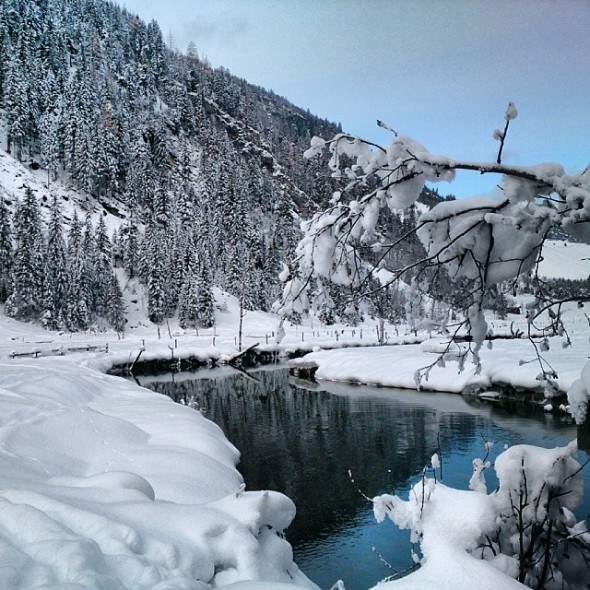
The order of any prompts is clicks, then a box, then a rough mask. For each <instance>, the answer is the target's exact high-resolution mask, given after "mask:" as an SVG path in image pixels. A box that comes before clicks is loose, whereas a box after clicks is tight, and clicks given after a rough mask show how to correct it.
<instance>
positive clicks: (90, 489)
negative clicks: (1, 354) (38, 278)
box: [0, 358, 315, 590]
mask: <svg viewBox="0 0 590 590" xmlns="http://www.w3.org/2000/svg"><path fill="white" fill-rule="evenodd" d="M0 391H1V392H2V396H1V398H0V588H15V589H16V588H19V589H32V588H40V587H44V588H60V589H66V588H67V589H72V590H73V589H77V588H100V589H104V590H119V589H121V590H123V589H133V590H142V589H145V590H148V589H149V590H156V589H160V590H163V589H164V588H166V589H168V590H170V589H172V588H175V589H179V590H180V589H186V590H188V589H192V590H206V589H210V588H223V587H226V586H229V585H231V586H232V587H234V588H241V589H242V590H244V589H246V588H252V589H256V590H264V589H267V588H271V587H272V588H277V589H278V588H281V587H283V585H287V586H288V587H290V588H296V587H299V588H302V587H304V588H314V587H315V586H314V585H313V584H312V583H311V582H309V580H307V578H305V576H303V574H301V573H300V572H299V570H298V569H297V566H296V565H295V564H294V563H293V556H292V551H291V547H290V545H289V544H288V543H287V541H285V540H284V538H283V535H282V532H283V530H284V529H285V528H286V527H287V526H289V524H290V522H291V520H292V519H293V517H294V516H295V507H294V505H293V503H292V502H291V500H289V499H288V498H286V497H285V496H283V495H282V494H279V493H276V492H245V491H244V486H243V483H242V478H241V476H240V475H239V473H238V472H237V471H236V469H235V465H236V463H237V461H238V458H239V453H238V452H237V451H236V449H235V448H234V447H233V446H232V445H231V444H230V443H229V442H228V441H227V440H226V439H225V437H224V435H223V433H222V431H221V430H220V429H219V428H218V427H217V426H216V425H214V424H213V423H212V422H210V421H208V420H207V419H205V418H204V417H203V416H202V415H201V414H200V413H199V412H196V411H194V410H192V409H191V408H188V407H184V406H181V405H177V404H175V403H174V402H172V401H171V400H170V399H169V398H167V397H165V396H161V395H159V394H156V393H153V392H148V391H147V390H143V389H141V388H139V387H137V386H135V385H134V384H132V383H130V382H128V381H125V380H123V379H119V378H116V377H107V376H105V375H102V374H99V373H97V372H95V371H93V370H91V369H88V368H83V367H80V366H77V365H75V364H73V363H71V362H67V361H65V360H62V359H59V360H58V359H55V358H53V359H37V360H34V361H33V360H32V359H31V360H24V361H23V360H21V361H8V362H3V363H1V364H0ZM242 582H252V583H251V584H250V585H240V584H241V583H242Z"/></svg>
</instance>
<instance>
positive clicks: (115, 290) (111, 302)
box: [106, 272, 126, 334]
mask: <svg viewBox="0 0 590 590" xmlns="http://www.w3.org/2000/svg"><path fill="white" fill-rule="evenodd" d="M106 317H107V320H108V322H109V324H111V326H112V327H113V328H114V330H116V332H117V333H118V334H123V332H124V331H125V321H126V320H125V313H124V311H123V294H122V293H121V287H119V281H118V279H117V276H116V275H115V273H113V272H112V273H111V275H110V280H109V290H108V301H107V309H106Z"/></svg>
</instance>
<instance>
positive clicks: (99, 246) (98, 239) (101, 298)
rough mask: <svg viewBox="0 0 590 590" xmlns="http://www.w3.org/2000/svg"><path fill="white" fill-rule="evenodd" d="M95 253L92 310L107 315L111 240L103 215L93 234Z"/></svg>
mask: <svg viewBox="0 0 590 590" xmlns="http://www.w3.org/2000/svg"><path fill="white" fill-rule="evenodd" d="M94 242H95V244H96V249H95V252H96V255H95V256H94V261H93V262H94V268H93V271H94V272H93V273H92V293H93V299H94V311H95V312H96V314H97V315H99V316H101V317H105V316H106V315H107V307H108V300H109V295H110V290H111V286H112V285H111V283H112V279H111V275H112V273H113V271H112V251H111V242H110V240H109V236H108V235H107V228H106V225H105V222H104V217H102V216H101V217H100V219H99V221H98V225H97V226H96V233H95V235H94Z"/></svg>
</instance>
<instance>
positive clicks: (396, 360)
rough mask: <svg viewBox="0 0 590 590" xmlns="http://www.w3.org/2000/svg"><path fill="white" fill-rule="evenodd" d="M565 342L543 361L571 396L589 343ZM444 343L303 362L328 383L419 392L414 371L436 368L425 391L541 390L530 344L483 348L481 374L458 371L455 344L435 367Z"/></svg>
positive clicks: (334, 353)
mask: <svg viewBox="0 0 590 590" xmlns="http://www.w3.org/2000/svg"><path fill="white" fill-rule="evenodd" d="M562 340H563V339H562V338H551V339H550V344H551V348H550V350H549V351H547V352H546V353H544V356H545V357H546V359H547V360H548V361H549V363H551V365H552V366H554V367H558V368H559V373H558V379H557V380H556V382H557V384H558V386H559V388H560V389H561V390H562V391H567V390H568V389H569V388H570V387H571V385H572V384H573V383H574V381H576V379H579V377H580V371H581V369H582V367H583V366H584V365H585V363H586V360H587V339H586V337H585V336H582V335H580V336H579V338H578V337H576V340H575V342H574V344H573V345H572V346H571V347H568V348H563V347H562ZM445 342H446V341H444V339H439V340H432V339H431V340H428V341H426V342H424V343H423V344H421V345H406V346H380V347H373V348H348V349H340V350H322V351H317V352H312V353H310V354H307V355H305V356H304V357H302V358H301V359H299V361H300V362H303V363H305V362H310V361H313V362H315V363H317V365H318V367H319V368H318V370H317V372H316V373H315V376H316V377H317V378H318V379H325V380H327V381H343V382H350V383H366V384H370V385H378V386H384V387H401V388H406V389H415V388H416V381H415V374H416V371H418V370H419V369H421V368H423V367H427V366H429V365H431V364H434V365H435V366H434V367H433V368H432V370H431V371H430V374H429V376H428V379H427V380H423V381H422V384H421V386H422V388H423V389H427V390H431V391H450V392H455V393H462V392H466V391H477V390H478V389H487V388H490V387H493V386H501V385H509V386H512V387H514V388H517V389H519V388H522V389H527V390H531V389H539V388H540V387H541V383H540V381H539V380H538V377H539V371H540V369H539V365H538V363H537V362H535V355H534V349H533V347H532V345H531V343H530V342H529V341H528V340H495V341H493V346H492V348H491V349H488V348H485V347H484V349H483V350H482V351H481V352H480V356H481V359H482V363H481V364H482V370H481V372H480V373H479V374H477V369H476V367H475V366H474V365H472V364H471V363H470V362H466V363H465V367H464V370H463V371H460V370H459V366H458V363H457V362H453V358H452V357H453V356H455V353H456V351H457V349H458V348H459V345H456V344H453V345H452V347H451V348H450V349H449V354H448V356H449V357H450V358H447V360H446V361H445V363H444V364H443V363H441V365H442V366H439V365H437V360H438V358H439V356H440V354H441V353H442V352H444V350H445V349H446V344H445ZM460 346H465V345H460ZM520 361H522V363H520ZM292 362H294V363H297V362H298V361H292Z"/></svg>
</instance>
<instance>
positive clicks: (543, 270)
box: [539, 240, 590, 280]
mask: <svg viewBox="0 0 590 590" xmlns="http://www.w3.org/2000/svg"><path fill="white" fill-rule="evenodd" d="M542 256H543V260H542V261H541V262H540V264H539V275H540V276H542V277H545V278H548V279H557V278H562V279H571V280H576V279H587V278H588V277H590V244H576V243H574V242H564V241H563V240H547V241H546V242H545V245H544V246H543V252H542Z"/></svg>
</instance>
